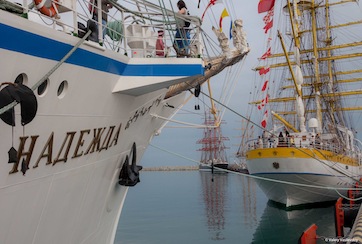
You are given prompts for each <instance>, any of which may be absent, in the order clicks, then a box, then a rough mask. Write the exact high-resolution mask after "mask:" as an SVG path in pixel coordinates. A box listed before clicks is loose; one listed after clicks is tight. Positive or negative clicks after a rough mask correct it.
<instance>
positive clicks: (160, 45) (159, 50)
mask: <svg viewBox="0 0 362 244" xmlns="http://www.w3.org/2000/svg"><path fill="white" fill-rule="evenodd" d="M163 34H164V31H163V30H159V31H158V37H157V41H156V55H157V56H158V57H165V43H164V42H163Z"/></svg>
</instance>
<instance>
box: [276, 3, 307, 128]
mask: <svg viewBox="0 0 362 244" xmlns="http://www.w3.org/2000/svg"><path fill="white" fill-rule="evenodd" d="M287 4H288V11H289V16H290V21H291V25H292V31H293V37H294V61H295V66H294V72H293V70H292V67H291V64H290V62H289V58H288V54H287V52H286V50H285V48H283V49H284V52H285V56H286V58H287V61H288V63H289V68H290V71H291V74H292V77H293V79H294V83H295V88H296V93H297V94H296V96H295V100H296V103H295V107H296V111H297V118H298V122H299V129H300V132H306V128H305V117H304V110H305V108H304V104H303V99H302V97H303V94H302V85H303V75H302V71H301V68H300V63H301V62H300V39H299V24H298V16H299V10H298V3H297V0H293V6H291V4H290V2H289V0H287ZM292 7H293V9H292ZM280 38H281V36H280ZM281 42H282V45H283V46H284V44H283V41H282V38H281ZM294 73H295V76H294Z"/></svg>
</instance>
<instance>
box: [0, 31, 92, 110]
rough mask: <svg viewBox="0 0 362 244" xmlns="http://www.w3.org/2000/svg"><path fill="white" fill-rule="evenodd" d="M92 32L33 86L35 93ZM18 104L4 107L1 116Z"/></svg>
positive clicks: (15, 102) (14, 102)
mask: <svg viewBox="0 0 362 244" xmlns="http://www.w3.org/2000/svg"><path fill="white" fill-rule="evenodd" d="M91 32H92V31H91V30H89V31H88V32H87V33H86V34H85V35H84V37H83V38H82V39H80V40H79V41H78V42H77V44H76V45H75V46H74V47H72V49H71V50H70V51H69V52H68V53H67V54H66V55H65V56H64V57H63V58H62V59H61V60H60V61H59V62H58V63H57V64H56V65H55V66H54V67H53V68H52V69H51V70H49V71H48V73H46V74H45V75H44V76H43V77H42V78H41V79H40V80H39V81H38V82H37V83H35V85H34V86H32V88H31V89H32V90H33V91H34V90H35V89H37V88H38V87H39V86H40V85H41V84H43V82H44V81H45V80H46V79H48V77H49V76H50V75H52V74H53V73H54V71H56V70H57V69H58V68H59V67H60V65H62V64H63V63H64V62H65V61H66V60H67V59H68V58H69V57H70V56H71V55H72V54H73V53H74V52H75V50H77V49H78V48H79V46H80V45H81V44H82V43H83V42H84V41H85V40H86V39H87V38H88V36H89V35H90V34H91ZM17 104H18V102H17V101H15V100H14V101H13V102H12V103H10V104H8V105H6V106H4V107H2V108H1V109H0V114H3V113H5V112H6V111H8V110H9V109H12V108H13V107H15V106H16V105H17Z"/></svg>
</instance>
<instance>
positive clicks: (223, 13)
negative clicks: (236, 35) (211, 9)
mask: <svg viewBox="0 0 362 244" xmlns="http://www.w3.org/2000/svg"><path fill="white" fill-rule="evenodd" d="M227 16H230V15H229V13H228V11H227V10H226V8H224V10H223V11H222V13H221V16H220V20H219V27H220V32H221V31H222V20H223V18H225V17H227Z"/></svg>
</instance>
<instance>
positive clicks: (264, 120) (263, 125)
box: [261, 110, 268, 128]
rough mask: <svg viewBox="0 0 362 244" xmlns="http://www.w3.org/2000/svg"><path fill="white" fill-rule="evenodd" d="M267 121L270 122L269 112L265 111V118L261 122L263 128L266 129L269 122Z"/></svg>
mask: <svg viewBox="0 0 362 244" xmlns="http://www.w3.org/2000/svg"><path fill="white" fill-rule="evenodd" d="M267 120H268V110H265V112H264V116H263V120H262V121H261V126H262V127H263V128H265V127H266V122H267Z"/></svg>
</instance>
